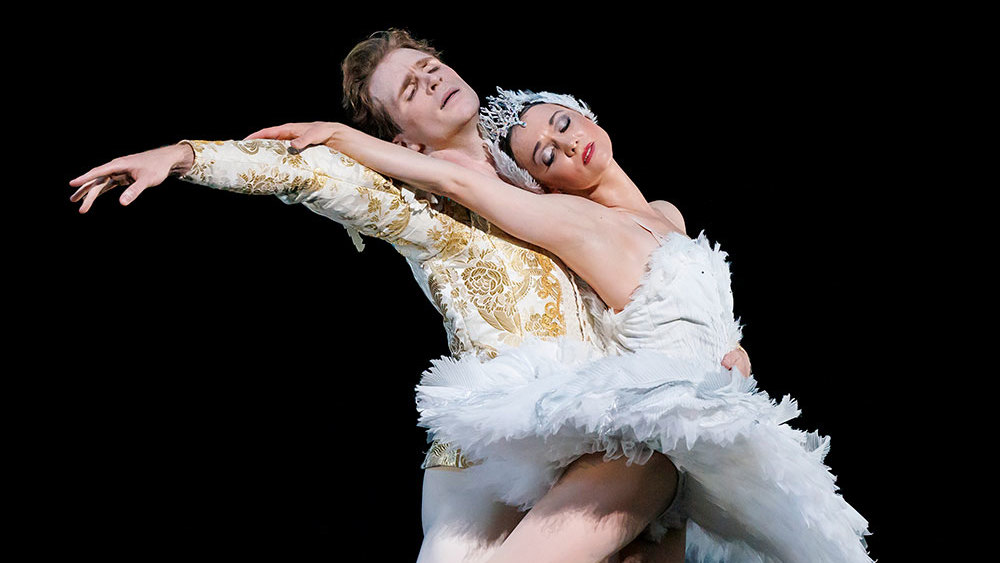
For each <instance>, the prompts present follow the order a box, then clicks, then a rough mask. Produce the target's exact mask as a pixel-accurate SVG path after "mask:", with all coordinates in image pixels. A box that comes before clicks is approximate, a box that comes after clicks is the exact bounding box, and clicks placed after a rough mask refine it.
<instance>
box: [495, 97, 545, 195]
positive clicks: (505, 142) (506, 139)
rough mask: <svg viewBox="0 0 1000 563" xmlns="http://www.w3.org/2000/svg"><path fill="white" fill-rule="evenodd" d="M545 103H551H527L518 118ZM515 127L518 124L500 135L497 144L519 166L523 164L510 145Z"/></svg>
mask: <svg viewBox="0 0 1000 563" xmlns="http://www.w3.org/2000/svg"><path fill="white" fill-rule="evenodd" d="M545 103H549V102H542V101H538V102H532V103H530V104H525V105H524V107H523V108H521V113H519V114H518V115H517V117H518V119H520V118H521V117H523V116H524V113H525V112H526V111H528V109H529V108H531V107H534V106H537V105H541V104H545ZM514 127H517V126H516V125H511V127H510V129H507V134H506V135H504V136H503V137H500V140H498V141H497V145H498V146H499V147H500V150H502V151H503V152H504V154H506V155H507V156H509V157H510V159H511V160H513V161H514V164H517V165H518V166H521V164H520V163H519V162H518V161H517V159H516V158H514V150H513V149H512V148H511V147H510V134H511V133H513V131H514ZM521 168H524V167H523V166H521ZM535 181H536V182H537V180H535Z"/></svg>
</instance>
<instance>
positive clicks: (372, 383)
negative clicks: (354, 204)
mask: <svg viewBox="0 0 1000 563" xmlns="http://www.w3.org/2000/svg"><path fill="white" fill-rule="evenodd" d="M599 10H602V9H599ZM163 11H164V12H165V13H151V14H144V15H141V16H140V15H139V14H124V15H123V14H120V13H94V12H92V11H90V12H87V13H86V14H84V13H82V12H81V13H76V14H67V22H68V23H66V24H64V27H60V28H59V29H58V31H57V32H56V33H55V34H54V37H55V39H54V40H55V41H57V42H58V44H59V46H60V55H59V57H58V59H57V60H53V61H52V62H51V63H50V65H49V66H47V67H46V68H45V69H44V70H45V72H44V74H45V76H44V77H42V78H40V79H39V80H40V82H39V84H41V83H43V82H44V83H49V84H50V85H51V86H50V87H51V88H52V91H55V92H58V98H57V100H56V103H53V104H51V105H50V107H49V108H48V112H49V115H51V116H52V117H53V123H55V124H57V125H58V127H59V128H60V130H61V131H63V132H65V135H64V137H61V138H60V140H59V144H58V145H56V144H52V145H50V147H63V146H65V147H66V148H68V150H65V151H63V150H61V148H60V150H58V152H57V153H56V154H58V158H57V159H49V160H48V162H47V165H46V166H47V168H46V169H45V170H43V180H44V182H43V183H44V184H45V188H44V189H40V191H39V192H38V193H39V194H41V196H42V197H44V198H47V200H46V201H45V202H44V204H43V206H42V207H30V208H22V210H19V211H18V213H23V214H24V216H23V217H21V219H26V224H27V225H28V226H27V227H26V231H25V233H26V239H27V240H30V241H31V242H32V244H31V245H29V246H26V247H25V248H27V249H28V252H27V253H26V256H27V257H28V258H29V259H31V260H32V266H31V268H29V269H28V270H27V271H28V272H29V275H27V276H26V279H27V281H28V285H29V286H30V287H29V290H33V291H37V292H38V294H37V295H39V296H44V298H37V299H36V298H35V297H34V296H33V295H34V294H28V295H27V296H26V297H25V303H23V304H24V305H28V304H29V302H30V309H31V315H30V317H27V318H26V320H25V325H24V326H25V328H26V329H27V330H26V332H25V333H26V334H29V335H34V336H35V337H34V338H29V339H27V340H28V341H31V342H33V343H36V344H37V343H42V346H39V347H38V348H37V350H36V349H32V354H33V356H32V357H33V359H34V360H35V363H34V364H32V365H37V366H39V368H38V369H37V374H35V376H34V377H32V378H31V380H32V382H33V383H34V386H33V392H34V394H32V395H30V396H27V397H28V402H30V403H33V404H37V405H38V406H40V407H41V408H38V409H36V410H35V415H34V416H33V417H31V418H29V419H28V422H26V423H25V424H26V425H28V426H30V427H31V428H33V429H35V430H40V431H41V432H42V435H43V436H45V437H44V438H43V439H42V440H39V441H36V442H35V446H36V447H38V448H39V453H41V454H43V456H44V459H45V460H46V462H44V463H42V462H39V463H38V465H37V471H36V476H37V477H39V478H40V479H41V480H42V481H43V482H44V483H45V485H44V486H42V487H41V488H40V489H39V493H44V494H40V495H39V498H44V499H45V500H44V502H40V503H39V504H37V505H36V507H37V508H38V509H39V512H38V513H37V518H38V519H39V520H38V522H44V524H42V528H43V529H45V530H52V534H51V536H50V537H47V539H46V540H45V541H46V542H47V543H46V544H44V545H45V546H46V547H49V546H60V547H62V546H65V547H68V548H70V549H73V550H85V551H94V552H100V553H102V554H103V555H104V556H106V557H108V558H110V559H114V560H117V559H122V560H124V559H126V558H127V559H129V560H131V559H132V558H134V557H135V556H142V557H143V558H148V557H150V556H154V555H164V556H167V557H176V556H186V555H189V554H192V553H198V554H199V555H208V556H221V557H226V558H237V557H240V558H244V557H246V558H258V557H264V558H268V559H274V560H283V561H310V560H319V559H330V558H331V557H333V558H336V559H344V560H368V559H369V558H375V557H378V558H379V559H382V558H388V559H391V560H399V561H412V560H414V559H415V557H416V553H417V550H418V549H419V545H420V540H421V527H420V487H421V480H422V471H421V470H420V469H419V464H420V462H421V461H422V459H423V453H424V451H425V448H426V444H425V440H424V434H423V432H422V431H421V430H420V429H418V428H417V427H416V426H415V421H416V412H415V409H414V403H413V386H414V384H416V382H417V380H418V378H419V375H420V373H421V371H422V370H423V369H425V368H426V367H428V365H429V361H430V359H432V358H435V357H438V356H440V355H443V354H446V353H447V347H446V342H445V338H444V331H443V328H442V327H441V323H440V321H439V317H438V315H437V313H436V312H435V311H434V310H433V308H432V307H431V305H430V303H428V302H427V300H426V298H425V297H424V296H423V294H422V292H421V291H420V290H419V288H418V286H417V285H416V284H415V283H414V282H413V281H412V277H411V274H410V272H409V269H408V267H407V266H406V264H405V262H404V261H403V260H402V258H401V257H399V256H398V255H397V254H396V253H395V251H394V250H393V249H392V248H390V247H389V246H388V245H385V244H383V243H381V242H379V241H374V240H370V241H368V248H367V250H366V251H365V252H364V253H362V254H358V253H357V252H355V250H354V249H353V246H352V245H351V243H350V240H349V238H348V237H347V235H346V233H345V232H344V230H343V229H342V228H341V227H339V226H338V225H336V224H334V223H331V222H330V221H328V220H326V219H324V218H322V217H320V216H318V215H315V214H313V213H312V212H310V211H308V210H307V209H305V208H303V207H298V206H286V205H284V204H283V203H281V202H280V201H279V200H277V199H276V198H273V197H248V196H241V195H238V194H233V193H228V192H223V191H216V190H212V189H209V188H205V187H200V186H195V185H191V184H185V183H182V182H180V181H177V180H176V179H169V180H168V181H167V182H166V183H165V184H163V185H162V186H159V187H156V188H152V189H149V190H147V191H146V192H145V193H144V194H143V195H142V196H141V197H140V198H139V199H138V200H137V201H136V202H134V203H133V204H132V205H130V206H128V207H125V208H123V207H121V206H120V205H119V204H118V202H117V195H118V194H119V193H120V192H117V191H116V192H113V194H114V195H112V194H106V195H104V196H102V197H101V198H100V199H99V200H98V201H97V202H96V204H95V205H94V207H93V209H92V210H91V211H90V212H89V213H87V214H85V215H81V214H79V213H77V208H78V204H73V203H71V202H69V201H68V197H69V195H70V194H71V193H72V191H73V190H72V189H71V188H69V187H68V186H67V182H68V181H69V180H70V179H71V178H73V177H76V176H77V175H79V174H82V173H83V172H85V171H87V170H88V169H89V168H91V167H93V166H96V165H99V164H102V163H104V162H106V161H108V160H110V159H112V158H114V157H116V156H121V155H125V154H130V153H133V152H139V151H142V150H146V149H149V148H154V147H157V146H162V145H165V144H169V143H173V142H176V141H178V140H180V139H183V138H187V139H234V138H243V137H244V136H246V135H247V134H249V133H251V132H252V131H255V130H257V129H259V128H261V127H265V126H269V125H277V124H281V123H285V122H292V121H313V120H329V121H345V118H344V114H343V112H342V110H341V108H340V100H341V94H340V81H341V74H340V70H339V64H340V61H341V59H342V58H343V56H344V55H345V54H346V52H347V51H348V50H349V49H350V47H351V46H352V45H353V44H355V43H356V42H357V41H359V40H361V39H363V38H365V37H366V36H367V35H368V34H369V33H371V32H373V31H376V30H379V29H385V28H388V27H390V26H396V27H406V28H408V29H410V31H411V32H413V33H414V34H415V35H417V36H419V37H426V38H429V39H431V40H432V41H433V43H434V45H435V46H436V47H438V48H439V49H441V50H442V51H443V59H444V60H445V61H446V62H447V63H449V64H450V65H451V66H452V67H453V68H455V69H456V70H457V71H458V72H459V73H460V74H462V75H463V77H464V78H465V79H466V81H467V82H469V83H470V84H471V85H472V86H473V87H474V88H476V90H477V91H478V92H479V94H480V97H481V98H483V97H484V96H485V95H487V94H490V93H492V92H493V90H494V86H495V85H502V86H504V87H506V88H529V89H535V90H550V91H555V92H568V93H572V94H575V95H577V96H578V97H580V98H582V99H584V100H585V101H586V102H588V103H589V104H590V106H591V107H592V108H593V109H594V111H595V113H596V114H597V115H598V116H599V119H600V123H601V125H602V126H603V127H604V128H605V129H606V130H607V131H608V132H609V133H610V135H611V136H612V138H613V140H614V142H615V156H616V159H617V160H618V162H619V163H620V164H621V165H622V167H623V168H624V169H625V170H626V171H627V172H629V173H630V174H631V176H632V178H633V179H634V180H635V182H636V183H637V184H638V185H639V186H640V188H641V189H642V190H643V192H644V193H645V195H646V196H647V199H651V200H652V199H666V200H669V201H671V202H673V203H675V204H676V205H677V206H678V207H679V208H680V210H681V211H682V213H683V214H684V216H685V219H686V223H687V227H688V231H689V234H692V235H697V234H698V233H699V232H700V231H701V230H703V229H704V230H705V233H706V235H707V236H708V237H709V239H710V240H713V241H719V242H720V243H721V245H722V247H723V249H725V250H727V251H728V252H729V254H730V259H731V263H732V276H733V290H734V294H735V296H736V314H737V315H738V316H740V317H741V318H742V321H743V323H744V324H745V329H744V341H743V343H744V346H745V347H746V348H747V349H748V350H749V352H750V355H751V358H752V360H753V365H754V371H755V375H756V377H757V379H758V381H759V382H760V385H761V386H762V387H763V388H764V389H765V390H767V391H768V392H769V393H770V394H771V395H772V396H773V397H776V398H777V397H781V396H783V395H785V394H786V393H787V394H791V395H792V396H793V397H795V398H796V399H797V400H798V401H799V405H800V408H801V409H802V415H801V417H800V418H798V419H797V421H796V423H797V426H798V427H800V428H804V429H818V430H819V431H820V432H821V433H822V434H824V435H830V436H832V438H833V441H832V451H831V453H830V454H829V456H828V457H827V463H828V465H830V466H831V468H832V470H833V472H834V473H835V474H836V475H837V476H838V484H839V485H840V487H841V490H842V493H843V494H844V496H845V497H846V498H847V500H848V501H849V502H850V503H851V504H852V505H853V506H855V507H856V508H857V509H858V510H859V511H860V512H861V513H862V514H863V515H865V516H866V517H867V518H868V519H869V521H870V523H871V530H872V531H873V532H874V536H872V537H871V538H869V544H870V547H871V552H872V554H873V556H877V557H880V556H884V555H883V554H884V553H885V552H886V551H891V550H892V548H883V546H888V545H891V544H895V543H897V542H899V534H901V533H902V530H901V528H902V525H901V524H898V523H897V514H896V512H895V511H894V508H893V506H892V503H891V502H890V492H889V491H893V490H895V489H897V488H899V484H898V473H897V471H898V467H897V462H898V461H899V460H900V459H901V457H902V454H901V450H902V445H900V443H899V440H898V438H897V437H896V432H897V428H898V425H899V424H901V423H903V422H905V420H903V417H902V415H901V414H900V413H899V412H898V411H897V410H895V407H894V404H895V402H896V398H895V397H893V395H892V394H891V393H890V391H889V389H890V387H889V386H890V384H891V383H892V381H894V380H895V379H896V378H897V377H898V375H897V374H898V371H899V370H900V369H901V363H900V358H899V356H898V354H896V353H893V352H891V350H892V347H893V345H895V344H896V340H897V339H898V338H899V332H900V331H899V330H898V328H899V325H900V324H903V325H905V324H906V322H905V320H902V319H901V315H902V314H903V311H904V309H905V308H906V306H907V302H906V301H907V297H906V296H905V294H903V293H901V289H900V284H899V282H898V279H897V278H898V276H899V272H900V270H903V269H905V268H906V267H907V264H906V260H905V258H904V257H903V255H901V254H900V253H894V252H890V251H889V250H888V249H890V248H892V247H893V246H894V245H896V244H898V243H900V242H901V240H900V239H901V235H900V234H899V233H900V231H899V228H898V227H899V225H900V224H901V222H902V221H903V220H904V219H905V218H906V217H907V215H908V213H909V211H908V198H907V196H906V186H905V185H904V182H902V181H900V180H899V175H898V170H897V169H896V167H895V164H894V163H895V161H896V160H897V157H898V155H897V154H896V151H897V150H898V148H897V147H898V145H897V144H896V143H895V141H896V139H898V138H899V137H900V136H905V134H906V132H905V131H903V130H901V128H904V127H905V125H904V123H905V122H906V120H905V116H906V114H907V112H908V111H909V109H908V107H907V100H906V98H905V96H902V95H900V93H899V91H898V90H897V89H896V88H894V87H893V82H894V80H895V79H896V76H897V74H898V73H899V72H900V68H902V67H903V66H905V65H906V64H907V61H906V59H905V56H904V55H902V54H900V52H899V51H897V50H895V49H893V48H890V46H888V45H883V44H882V42H881V41H880V40H879V39H878V37H879V34H878V33H875V31H877V30H875V29H873V27H874V26H876V25H884V22H881V23H879V24H875V23H872V22H871V21H870V20H868V19H866V18H864V17H860V16H859V17H854V16H845V15H843V14H836V13H810V14H805V13H800V14H795V13H791V14H790V13H783V14H769V13H758V14H754V15H753V17H752V18H751V17H748V16H747V15H744V14H712V13H710V14H699V15H691V14H681V13H673V14H666V13H643V12H639V11H630V10H627V9H622V8H619V9H617V10H616V11H614V12H613V13H612V12H611V11H610V10H608V9H607V8H604V9H603V11H597V12H595V13H588V12H586V11H584V8H583V7H582V5H578V6H563V7H558V9H557V10H555V11H553V12H548V11H536V10H535V8H533V7H531V8H529V7H519V8H515V9H511V8H503V9H497V10H496V12H495V13H504V14H507V13H509V14H510V15H509V16H505V17H504V18H503V19H500V20H486V19H484V18H486V16H487V13H488V12H487V11H486V10H481V9H480V10H474V11H470V10H469V9H468V7H465V8H462V9H452V8H445V7H443V6H428V7H426V9H425V10H414V14H402V13H398V12H396V11H395V10H388V9H386V10H385V11H386V12H389V11H392V12H393V14H394V15H392V16H386V17H380V16H374V15H371V14H368V15H363V14H360V13H359V12H360V11H361V10H359V9H357V8H352V9H346V8H338V7H333V8H324V9H322V10H320V9H316V8H313V7H309V6H306V5H295V4H285V5H272V6H269V7H265V8H255V9H253V10H250V9H249V8H246V7H239V8H236V7H233V8H229V9H226V10H223V9H215V10H208V11H206V10H204V9H202V8H198V7H197V6H194V5H186V6H178V7H173V8H170V9H169V10H168V9H166V8H163ZM369 11H379V10H375V9H374V6H372V7H369ZM487 22H488V23H487ZM47 81H51V82H47ZM60 186H61V187H60ZM15 305H16V304H15ZM40 459H41V458H40ZM29 520H30V519H29ZM389 552H392V553H393V554H395V555H394V556H392V557H389V556H387V555H386V554H387V553H389Z"/></svg>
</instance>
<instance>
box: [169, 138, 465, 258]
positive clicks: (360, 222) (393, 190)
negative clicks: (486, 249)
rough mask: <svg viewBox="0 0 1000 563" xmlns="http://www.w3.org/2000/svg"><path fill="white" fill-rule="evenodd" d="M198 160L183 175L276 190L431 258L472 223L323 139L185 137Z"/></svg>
mask: <svg viewBox="0 0 1000 563" xmlns="http://www.w3.org/2000/svg"><path fill="white" fill-rule="evenodd" d="M181 142H182V143H187V144H189V145H190V146H191V147H192V148H193V149H194V155H195V161H194V165H193V166H192V167H191V169H190V170H189V171H188V172H187V173H186V174H185V175H183V176H181V177H180V179H181V180H184V181H186V182H192V183H195V184H200V185H204V186H209V187H212V188H216V189H222V190H228V191H234V192H239V193H244V194H268V195H275V196H277V197H278V198H279V199H281V200H282V201H283V202H285V203H287V204H293V203H300V204H303V205H305V206H306V207H308V208H309V209H311V210H312V211H314V212H316V213H318V214H320V215H323V216H325V217H328V218H330V219H333V220H334V221H336V222H338V223H340V224H342V225H344V226H345V227H348V228H349V229H355V230H356V231H358V232H360V233H361V234H364V235H367V236H370V237H376V238H380V239H383V240H386V241H388V242H389V243H391V244H392V245H393V246H395V247H396V249H397V250H398V251H399V252H400V253H401V254H403V255H404V256H408V257H412V258H416V259H419V260H426V259H428V258H430V257H433V256H435V255H437V254H439V253H441V252H442V251H444V250H446V249H447V247H448V245H449V244H450V243H451V242H452V241H454V240H455V238H456V237H458V238H466V240H467V239H468V237H469V236H471V233H467V232H465V231H472V230H474V229H472V228H471V227H468V226H466V225H464V224H462V223H460V222H458V221H455V220H454V219H452V218H451V217H449V216H448V215H446V214H444V213H440V212H438V211H436V210H434V209H433V208H432V207H431V206H430V204H429V203H428V202H427V201H426V200H422V199H417V198H416V197H415V196H414V194H413V192H412V191H410V190H408V189H406V188H400V187H397V186H396V185H394V184H393V182H392V181H391V180H389V179H387V178H385V177H384V176H382V175H381V174H378V173H377V172H375V171H373V170H371V169H370V168H367V167H365V166H363V165H361V164H359V163H357V162H356V161H355V160H353V159H351V158H349V157H347V156H345V155H343V154H341V153H339V152H337V151H334V150H332V149H330V148H328V147H325V146H316V147H309V148H307V149H305V150H303V151H301V152H300V153H298V154H292V153H289V152H288V145H289V143H288V142H287V141H277V140H268V139H258V140H252V141H188V140H185V141H181Z"/></svg>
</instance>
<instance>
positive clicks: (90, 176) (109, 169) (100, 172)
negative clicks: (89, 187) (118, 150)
mask: <svg viewBox="0 0 1000 563" xmlns="http://www.w3.org/2000/svg"><path fill="white" fill-rule="evenodd" d="M127 171H128V165H127V164H125V163H123V162H121V161H119V160H117V159H116V160H112V161H111V162H109V163H107V164H102V165H100V166H98V167H96V168H91V169H90V171H89V172H87V173H86V174H83V175H81V176H77V177H76V178H73V179H72V180H70V181H69V185H71V186H82V185H83V184H86V183H87V182H89V181H91V180H94V179H97V178H100V177H101V176H110V175H112V174H116V173H122V172H127Z"/></svg>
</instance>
